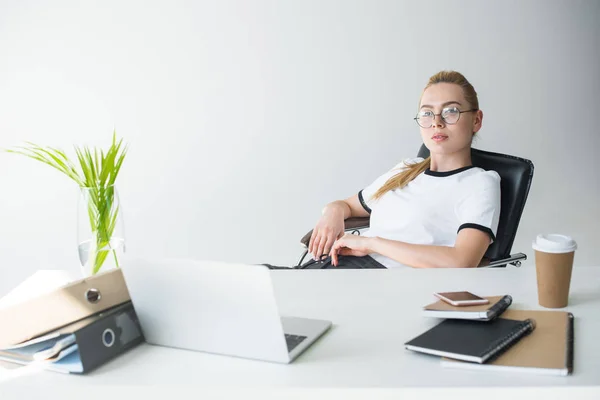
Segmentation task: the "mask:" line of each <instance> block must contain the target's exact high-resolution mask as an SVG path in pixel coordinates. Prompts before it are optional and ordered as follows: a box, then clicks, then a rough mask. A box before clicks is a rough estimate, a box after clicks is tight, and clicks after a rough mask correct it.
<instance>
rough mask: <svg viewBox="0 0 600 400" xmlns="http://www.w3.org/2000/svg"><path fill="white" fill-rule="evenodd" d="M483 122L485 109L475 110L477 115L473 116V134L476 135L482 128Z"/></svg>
mask: <svg viewBox="0 0 600 400" xmlns="http://www.w3.org/2000/svg"><path fill="white" fill-rule="evenodd" d="M482 123H483V111H481V110H477V111H475V117H474V118H473V135H475V134H476V133H477V132H479V130H480V129H481V125H482Z"/></svg>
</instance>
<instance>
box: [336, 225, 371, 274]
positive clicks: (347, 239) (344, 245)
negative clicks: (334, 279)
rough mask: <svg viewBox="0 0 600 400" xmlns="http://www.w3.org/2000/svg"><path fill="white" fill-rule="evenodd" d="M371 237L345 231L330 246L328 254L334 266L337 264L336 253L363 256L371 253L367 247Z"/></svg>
mask: <svg viewBox="0 0 600 400" xmlns="http://www.w3.org/2000/svg"><path fill="white" fill-rule="evenodd" d="M370 239H371V238H368V237H364V236H358V235H352V234H350V233H346V234H345V235H344V236H342V237H341V238H339V239H338V240H337V241H336V242H335V243H334V244H333V247H332V248H331V251H330V252H329V255H330V256H331V263H332V264H333V266H334V267H337V265H338V255H342V256H355V257H364V256H366V255H368V254H370V253H371V250H370V249H369V247H368V244H369V243H370V242H369V240H370Z"/></svg>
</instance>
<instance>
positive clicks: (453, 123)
mask: <svg viewBox="0 0 600 400" xmlns="http://www.w3.org/2000/svg"><path fill="white" fill-rule="evenodd" d="M453 108H454V109H456V110H458V118H457V119H456V122H448V121H446V119H445V118H444V117H443V116H442V114H443V113H444V111H445V110H450V109H453ZM473 111H479V109H478V108H472V109H470V110H465V111H461V110H459V109H458V108H456V107H449V108H444V109H443V110H442V112H441V113H439V114H436V113H434V112H433V111H432V113H433V120H432V121H431V125H429V126H423V125H421V124H420V123H419V114H417V116H416V117H414V118H413V119H414V120H415V122H416V123H417V125H419V126H420V127H421V128H425V129H428V128H431V127H432V126H433V123H434V122H435V117H437V116H438V115H439V116H440V117H441V118H442V121H444V123H445V124H448V125H455V124H457V123H458V121H460V115H461V114H462V113H468V112H473Z"/></svg>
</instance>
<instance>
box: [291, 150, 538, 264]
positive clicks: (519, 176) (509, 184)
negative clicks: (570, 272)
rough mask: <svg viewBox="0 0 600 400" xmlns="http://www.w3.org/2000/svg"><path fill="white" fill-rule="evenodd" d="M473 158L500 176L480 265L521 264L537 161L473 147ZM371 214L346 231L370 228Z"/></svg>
mask: <svg viewBox="0 0 600 400" xmlns="http://www.w3.org/2000/svg"><path fill="white" fill-rule="evenodd" d="M417 157H422V158H427V157H429V149H428V148H427V147H425V145H421V148H420V149H419V153H418V154H417ZM471 161H472V162H473V165H474V166H476V167H480V168H483V169H484V170H494V171H496V172H497V173H498V175H500V178H501V181H500V190H501V195H500V197H501V198H500V202H501V203H500V208H501V209H500V219H499V221H498V231H497V233H496V240H495V241H494V243H492V244H491V245H490V247H488V249H487V251H486V252H485V255H484V257H483V259H482V260H481V263H480V264H479V267H506V265H507V264H512V265H515V266H516V267H520V266H521V260H526V259H527V255H525V254H523V253H516V254H510V251H511V249H512V245H513V242H514V240H515V236H516V235H517V228H518V227H519V221H520V220H521V215H522V214H523V208H524V207H525V202H526V201H527V196H528V195H529V188H530V186H531V181H532V180H533V163H532V162H531V161H530V160H527V159H524V158H519V157H514V156H509V155H506V154H499V153H492V152H489V151H484V150H479V149H471ZM369 221H370V217H359V218H348V219H347V220H346V221H345V222H344V224H345V227H344V228H345V230H346V232H352V233H354V234H360V231H361V230H362V229H366V228H368V227H369ZM311 235H312V230H311V231H310V232H308V233H307V234H306V235H304V237H303V238H302V239H301V240H300V243H301V244H302V245H304V247H305V248H306V250H305V251H304V253H303V254H302V256H301V257H300V260H299V261H298V265H297V266H300V265H302V262H303V261H304V258H305V257H306V255H307V254H308V244H309V242H310V237H311Z"/></svg>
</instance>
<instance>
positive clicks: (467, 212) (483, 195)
mask: <svg viewBox="0 0 600 400" xmlns="http://www.w3.org/2000/svg"><path fill="white" fill-rule="evenodd" d="M420 161H423V159H422V158H415V159H408V160H405V162H407V163H409V164H410V163H415V162H420ZM404 168H405V164H404V161H403V162H401V163H400V164H398V165H396V166H395V167H394V168H393V169H392V170H390V171H388V172H387V173H385V174H383V175H381V176H380V177H379V178H377V179H376V180H375V181H374V182H373V183H372V184H371V185H369V186H367V187H366V188H364V189H363V190H361V191H360V192H359V193H358V197H359V199H360V201H361V204H362V205H363V207H364V208H365V210H367V211H368V212H369V213H370V214H371V222H370V228H369V229H368V230H367V231H366V232H364V233H363V236H369V237H375V236H378V237H381V238H385V239H391V240H399V241H402V242H406V243H413V244H426V245H435V246H449V247H452V246H454V243H455V242H456V237H457V235H458V232H459V231H460V230H461V229H463V228H475V229H479V230H481V231H483V232H486V233H488V234H489V235H490V243H492V242H493V241H494V240H495V239H496V236H495V235H496V232H497V229H498V219H499V217H500V175H498V173H497V172H496V171H486V170H484V169H482V168H478V167H473V166H471V167H464V168H460V169H457V170H454V171H448V172H436V171H431V170H429V169H427V170H425V172H423V173H421V174H419V175H418V176H417V177H416V178H415V179H414V180H412V181H411V182H410V183H408V185H406V186H405V187H404V188H402V189H396V190H392V191H388V192H387V193H386V194H384V195H383V196H382V197H381V198H379V199H378V200H373V199H372V196H373V194H375V192H376V191H377V190H378V189H379V188H380V187H381V186H383V185H384V184H385V183H386V182H387V180H388V179H389V178H391V177H392V176H394V175H396V174H397V173H398V172H400V171H401V170H402V169H404ZM371 257H373V258H374V259H375V260H377V261H378V262H380V263H381V264H383V265H385V266H386V267H387V268H395V267H405V266H406V265H404V264H401V263H399V262H397V261H394V260H392V259H390V258H388V257H384V256H382V255H381V254H377V253H373V254H371Z"/></svg>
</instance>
